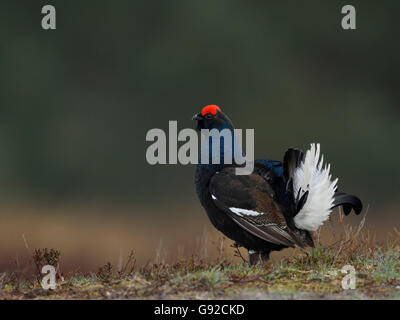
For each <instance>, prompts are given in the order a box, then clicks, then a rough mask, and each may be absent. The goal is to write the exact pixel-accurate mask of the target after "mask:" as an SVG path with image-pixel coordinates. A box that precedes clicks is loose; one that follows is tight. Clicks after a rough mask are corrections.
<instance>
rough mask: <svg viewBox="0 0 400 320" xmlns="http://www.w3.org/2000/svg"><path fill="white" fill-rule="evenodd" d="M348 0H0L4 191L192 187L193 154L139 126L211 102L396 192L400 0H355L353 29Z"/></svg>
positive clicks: (259, 143)
mask: <svg viewBox="0 0 400 320" xmlns="http://www.w3.org/2000/svg"><path fill="white" fill-rule="evenodd" d="M45 4H53V5H54V6H55V7H56V10H57V30H55V31H45V30H42V29H41V18H42V14H41V7H42V6H43V5H45ZM345 4H349V3H348V1H346V2H345V1H301V2H300V1H279V2H278V1H255V2H252V1H184V0H182V1H171V0H168V1H1V3H0V37H1V50H0V191H1V193H0V195H1V201H2V202H3V203H7V201H21V202H23V201H38V202H40V201H49V202H56V203H59V202H60V203H71V202H79V203H82V202H83V203H92V202H112V203H128V204H140V205H144V206H149V207H154V209H155V211H159V212H160V213H161V212H162V208H163V206H165V205H171V204H175V203H176V204H179V203H182V202H188V201H196V199H195V192H194V186H193V171H194V166H193V165H190V166H181V165H178V166H172V165H167V166H150V165H148V164H147V163H146V160H145V151H146V147H147V146H148V145H149V143H146V141H145V136H146V132H147V131H148V130H149V129H151V128H163V129H167V128H168V120H178V124H179V127H180V128H185V127H193V126H194V123H192V121H191V120H190V118H191V116H192V115H193V114H194V113H196V112H198V111H199V110H200V109H201V108H202V107H203V106H204V105H206V104H211V103H212V104H218V105H219V106H221V108H222V109H223V110H224V111H225V112H226V113H227V114H228V115H229V116H230V117H231V119H232V120H233V122H234V123H235V124H236V126H237V127H238V128H254V129H255V134H256V139H255V151H256V156H257V157H258V158H259V157H267V158H273V159H281V158H282V156H283V153H284V152H285V150H286V149H287V148H288V147H292V146H295V147H299V148H303V149H305V148H307V147H308V145H309V143H311V142H320V143H321V144H322V151H323V153H324V154H325V155H326V159H327V160H328V161H329V162H330V163H331V164H332V172H333V175H334V176H339V186H340V188H341V189H343V190H344V191H348V192H353V193H356V194H358V195H359V196H360V197H361V198H362V199H363V200H364V202H365V203H367V204H371V205H372V204H373V205H376V206H380V205H385V204H386V203H393V202H396V201H397V198H398V195H399V187H400V182H399V179H400V169H399V167H398V166H399V162H400V151H399V142H398V139H399V135H400V128H399V116H400V110H399V106H398V105H399V98H400V93H399V71H400V47H399V38H398V36H399V31H400V30H399V29H400V28H399V27H400V22H399V18H398V17H399V14H400V2H398V1H351V4H353V5H354V6H355V7H356V9H357V30H355V31H354V30H353V31H352V30H349V31H344V30H342V28H341V18H342V14H341V12H340V11H341V7H342V6H343V5H345ZM194 205H196V206H198V204H197V202H196V203H195V202H194Z"/></svg>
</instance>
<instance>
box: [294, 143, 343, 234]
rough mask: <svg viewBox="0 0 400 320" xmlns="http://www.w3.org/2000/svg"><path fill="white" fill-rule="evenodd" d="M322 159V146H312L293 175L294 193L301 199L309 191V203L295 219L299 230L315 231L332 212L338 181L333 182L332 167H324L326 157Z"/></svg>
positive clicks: (307, 202)
mask: <svg viewBox="0 0 400 320" xmlns="http://www.w3.org/2000/svg"><path fill="white" fill-rule="evenodd" d="M319 158H320V145H319V143H318V144H317V145H315V144H314V143H313V144H311V148H310V150H308V151H307V153H306V156H305V158H304V161H303V162H302V163H301V165H300V166H299V167H297V168H296V169H295V171H294V173H293V191H294V195H295V196H297V195H298V192H299V190H300V197H301V196H302V195H303V194H304V193H305V192H307V191H308V197H307V201H306V203H305V204H304V206H303V208H302V209H301V210H300V212H299V213H298V214H297V215H296V216H295V217H294V223H295V225H296V227H297V228H299V229H304V230H309V231H315V230H317V229H318V228H319V227H320V226H322V224H323V223H324V222H325V220H327V219H328V217H329V215H330V213H331V212H332V209H331V208H332V205H333V201H334V195H335V190H336V185H337V181H338V179H336V180H334V181H331V175H330V174H329V171H330V165H329V164H328V165H325V166H324V168H322V166H323V161H324V157H323V156H321V160H320V159H319Z"/></svg>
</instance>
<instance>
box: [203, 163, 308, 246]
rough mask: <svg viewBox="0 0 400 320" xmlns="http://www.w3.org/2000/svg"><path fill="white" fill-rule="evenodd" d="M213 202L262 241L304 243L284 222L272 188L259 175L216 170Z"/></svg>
mask: <svg viewBox="0 0 400 320" xmlns="http://www.w3.org/2000/svg"><path fill="white" fill-rule="evenodd" d="M210 193H211V198H212V200H213V201H214V203H215V205H216V206H217V207H218V208H219V209H220V210H223V211H224V212H226V213H227V215H228V216H229V217H230V218H231V219H233V220H234V221H235V222H236V223H237V224H238V225H239V226H240V227H242V228H243V229H245V230H246V231H248V232H250V233H251V234H253V235H255V236H256V237H259V238H261V239H263V240H265V241H268V242H271V243H274V244H277V245H284V246H287V247H294V245H295V244H297V245H299V246H302V247H303V246H304V245H303V244H302V242H301V241H300V240H299V239H298V238H297V237H296V235H295V234H294V233H293V232H292V231H291V230H290V229H289V228H288V226H287V225H286V221H285V218H284V217H283V214H282V212H281V210H280V208H279V207H278V205H277V204H276V203H275V202H274V200H273V198H274V191H273V190H272V188H271V187H270V186H269V184H268V183H267V182H266V181H265V180H264V179H263V178H262V177H260V176H259V175H256V174H251V175H235V170H234V168H226V169H223V170H221V171H220V172H218V173H216V174H215V175H214V176H213V177H212V179H211V181H210Z"/></svg>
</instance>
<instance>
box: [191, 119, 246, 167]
mask: <svg viewBox="0 0 400 320" xmlns="http://www.w3.org/2000/svg"><path fill="white" fill-rule="evenodd" d="M213 129H217V130H218V131H219V132H221V131H222V130H225V129H227V130H228V131H229V132H230V137H231V139H228V140H229V141H225V137H224V136H223V135H221V136H220V137H219V141H220V145H219V149H218V150H213V147H212V137H211V136H208V137H205V136H203V137H202V145H201V148H200V154H199V164H198V167H200V168H201V169H202V170H206V171H209V172H213V173H214V172H218V171H220V170H221V169H222V168H225V167H231V166H234V152H235V151H236V150H239V148H240V146H239V144H238V142H237V139H236V137H235V135H234V128H233V125H232V123H230V122H224V123H223V124H221V125H219V126H218V127H216V128H213ZM227 130H225V131H227ZM228 138H229V137H228ZM214 139H215V138H214ZM226 143H229V145H228V146H227V155H230V158H231V159H232V164H229V163H227V164H225V144H226ZM207 145H208V151H209V156H208V163H201V162H202V154H203V153H206V152H207ZM216 152H217V153H218V154H219V163H213V159H216V158H218V155H217V154H216ZM200 168H199V169H200Z"/></svg>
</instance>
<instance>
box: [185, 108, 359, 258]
mask: <svg viewBox="0 0 400 320" xmlns="http://www.w3.org/2000/svg"><path fill="white" fill-rule="evenodd" d="M193 120H197V129H198V130H199V131H202V133H204V132H207V130H212V129H217V130H218V131H219V132H220V131H222V130H224V129H228V130H230V131H231V132H232V136H233V137H234V134H233V130H234V126H233V124H232V122H231V120H230V119H229V118H228V117H227V115H226V114H225V113H223V112H222V111H221V109H220V108H219V107H218V106H216V105H208V106H206V107H204V108H203V109H202V111H201V112H200V113H198V114H196V115H195V116H193ZM203 129H207V130H203ZM219 139H220V148H219V149H213V148H212V147H211V143H212V139H211V136H208V139H204V140H203V145H202V151H201V152H203V150H204V148H203V147H205V146H206V147H207V152H208V155H209V159H208V160H209V161H208V162H209V163H199V164H198V165H197V168H196V174H195V184H196V191H197V194H198V196H199V198H200V202H201V204H202V206H203V207H204V208H205V210H206V212H207V215H208V217H209V219H210V221H211V223H212V224H213V225H214V227H215V228H217V229H218V230H219V231H220V232H222V233H223V234H224V235H225V236H227V237H228V238H230V239H232V240H233V241H235V242H236V243H237V244H239V245H240V246H242V247H245V248H246V249H247V250H248V252H249V262H250V264H255V263H257V262H259V261H260V258H261V259H262V260H263V261H266V260H268V258H269V254H270V252H271V251H274V250H281V249H283V248H288V247H294V246H295V245H297V246H300V247H306V246H314V243H313V239H312V237H311V234H310V231H315V230H317V229H318V228H319V227H320V226H321V225H322V224H323V223H324V221H326V220H327V219H328V217H329V215H330V213H331V212H332V209H333V208H335V207H337V206H342V207H343V212H344V214H345V215H348V214H349V213H350V212H351V210H354V212H355V213H356V214H359V213H360V212H361V210H362V203H361V201H360V200H359V199H358V198H357V197H356V196H353V195H349V194H346V193H343V192H339V191H338V189H337V179H336V180H334V181H332V180H331V175H330V173H329V171H330V166H329V165H325V166H324V167H323V157H322V159H320V146H319V144H311V148H310V150H308V151H307V152H306V153H304V152H302V151H300V150H298V149H289V150H288V151H286V153H285V155H284V158H283V162H280V161H274V160H269V159H259V160H255V161H254V170H253V172H252V173H251V174H248V175H237V174H236V173H235V169H236V168H237V167H238V165H237V164H235V161H233V163H231V164H229V161H224V155H225V154H226V153H224V137H222V135H221V136H220V137H219ZM215 150H217V151H215ZM213 152H214V153H220V154H219V155H218V157H219V159H220V163H215V162H214V163H215V164H214V163H213V162H212V158H213V156H215V154H213ZM232 152H233V151H232ZM240 152H241V151H240ZM199 162H200V161H199ZM202 162H205V161H202ZM206 162H207V161H206ZM224 162H226V163H224Z"/></svg>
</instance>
